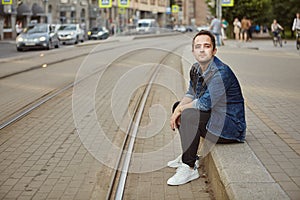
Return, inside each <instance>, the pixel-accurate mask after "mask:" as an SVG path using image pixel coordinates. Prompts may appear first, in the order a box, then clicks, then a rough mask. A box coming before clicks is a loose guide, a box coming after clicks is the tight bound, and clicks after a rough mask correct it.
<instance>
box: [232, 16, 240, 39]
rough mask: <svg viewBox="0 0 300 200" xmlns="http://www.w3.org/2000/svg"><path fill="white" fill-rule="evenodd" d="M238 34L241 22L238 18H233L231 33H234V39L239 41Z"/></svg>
mask: <svg viewBox="0 0 300 200" xmlns="http://www.w3.org/2000/svg"><path fill="white" fill-rule="evenodd" d="M240 32H241V22H240V20H239V18H237V17H236V18H235V19H234V21H233V33H234V38H235V39H236V40H239V39H240Z"/></svg>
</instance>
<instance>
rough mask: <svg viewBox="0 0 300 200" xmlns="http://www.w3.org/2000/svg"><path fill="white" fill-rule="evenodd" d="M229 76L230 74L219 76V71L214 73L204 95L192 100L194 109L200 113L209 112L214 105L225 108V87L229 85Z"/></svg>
mask: <svg viewBox="0 0 300 200" xmlns="http://www.w3.org/2000/svg"><path fill="white" fill-rule="evenodd" d="M229 76H230V74H227V73H226V74H225V73H223V75H221V73H220V71H218V72H216V73H215V74H214V75H213V76H212V78H211V79H210V80H209V81H208V83H207V89H206V91H205V93H204V94H203V95H202V96H201V97H200V98H199V99H194V101H193V105H194V107H195V108H197V109H199V110H202V111H209V110H211V109H212V108H213V107H214V106H216V105H217V106H218V107H226V87H229V85H230V79H229V78H230V77H229ZM223 79H224V80H226V82H225V81H223ZM224 82H225V83H224ZM225 84H226V85H227V86H226V85H225Z"/></svg>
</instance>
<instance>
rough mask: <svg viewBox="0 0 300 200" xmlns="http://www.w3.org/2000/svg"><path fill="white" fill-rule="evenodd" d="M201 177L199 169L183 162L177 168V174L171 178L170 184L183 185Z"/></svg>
mask: <svg viewBox="0 0 300 200" xmlns="http://www.w3.org/2000/svg"><path fill="white" fill-rule="evenodd" d="M197 178H199V173H198V169H197V168H194V169H191V168H190V166H188V165H187V164H184V163H182V164H181V166H180V167H178V169H177V170H176V174H175V175H174V176H172V177H171V178H169V180H168V182H167V184H168V185H182V184H185V183H187V182H190V181H192V180H195V179H197Z"/></svg>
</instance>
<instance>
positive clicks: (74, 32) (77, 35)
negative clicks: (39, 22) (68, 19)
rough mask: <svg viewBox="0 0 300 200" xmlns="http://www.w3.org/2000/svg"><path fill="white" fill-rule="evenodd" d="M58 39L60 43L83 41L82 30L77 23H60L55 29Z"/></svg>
mask: <svg viewBox="0 0 300 200" xmlns="http://www.w3.org/2000/svg"><path fill="white" fill-rule="evenodd" d="M57 34H58V39H59V40H60V41H61V42H62V44H77V43H78V42H79V41H80V42H84V30H83V29H81V28H80V25H79V24H62V25H61V26H60V27H59V29H58V30H57Z"/></svg>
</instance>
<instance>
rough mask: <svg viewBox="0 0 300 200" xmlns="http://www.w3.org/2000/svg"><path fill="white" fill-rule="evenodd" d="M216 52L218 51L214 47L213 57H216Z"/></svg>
mask: <svg viewBox="0 0 300 200" xmlns="http://www.w3.org/2000/svg"><path fill="white" fill-rule="evenodd" d="M217 51H218V49H217V47H216V48H215V49H214V50H213V55H216V53H217Z"/></svg>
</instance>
